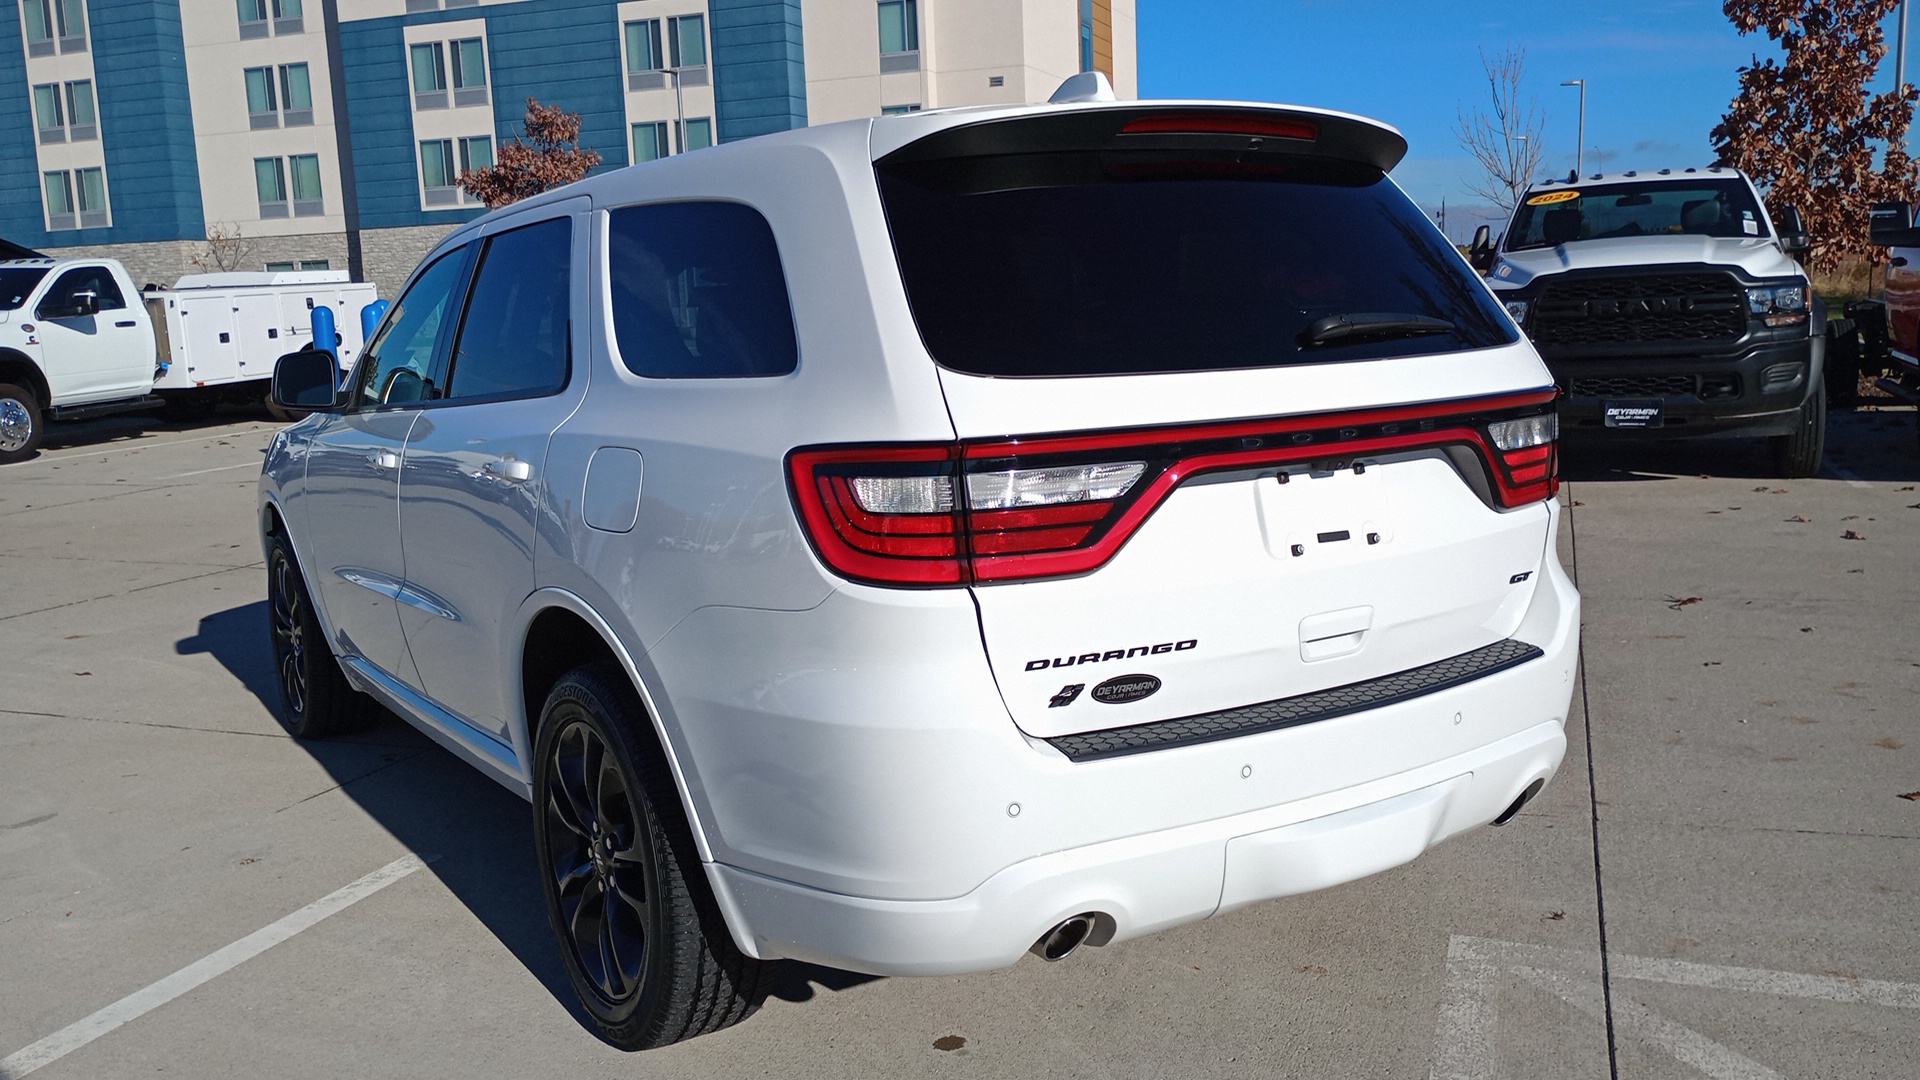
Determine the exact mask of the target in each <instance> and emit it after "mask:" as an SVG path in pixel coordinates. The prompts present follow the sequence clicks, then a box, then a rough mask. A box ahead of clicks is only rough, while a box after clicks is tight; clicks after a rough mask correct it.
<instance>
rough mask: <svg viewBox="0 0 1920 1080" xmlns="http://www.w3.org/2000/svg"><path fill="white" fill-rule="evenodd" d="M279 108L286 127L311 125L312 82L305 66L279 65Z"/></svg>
mask: <svg viewBox="0 0 1920 1080" xmlns="http://www.w3.org/2000/svg"><path fill="white" fill-rule="evenodd" d="M280 107H281V108H282V109H283V110H285V115H286V121H287V126H288V127H305V126H307V125H309V124H311V123H313V80H312V78H311V77H309V76H308V74H307V65H305V64H281V65H280Z"/></svg>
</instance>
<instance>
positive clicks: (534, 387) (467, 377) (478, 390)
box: [446, 218, 573, 398]
mask: <svg viewBox="0 0 1920 1080" xmlns="http://www.w3.org/2000/svg"><path fill="white" fill-rule="evenodd" d="M486 245H487V246H486V249H485V250H484V251H482V252H481V253H480V263H479V268H478V269H476V270H475V271H474V277H473V290H472V294H471V295H470V296H469V298H468V300H467V314H466V318H465V319H464V320H462V322H461V324H460V336H459V339H458V341H457V342H456V343H455V344H454V347H453V358H452V362H451V369H450V371H449V372H448V375H447V379H446V382H447V394H448V396H449V397H456V398H485V397H502V396H533V395H537V394H551V393H555V392H557V391H558V390H559V389H560V388H561V387H563V386H565V385H566V383H567V360H568V356H569V353H568V348H567V334H568V321H567V317H568V314H569V312H570V311H571V310H572V309H571V307H570V306H569V305H570V302H571V301H570V296H571V293H570V289H569V284H570V281H571V275H572V270H573V220H572V219H571V218H553V219H551V220H548V221H542V222H540V223H538V224H535V225H527V226H524V227H522V228H518V229H509V230H507V231H506V232H502V233H498V234H496V235H494V236H493V237H491V238H489V239H488V240H487V242H486Z"/></svg>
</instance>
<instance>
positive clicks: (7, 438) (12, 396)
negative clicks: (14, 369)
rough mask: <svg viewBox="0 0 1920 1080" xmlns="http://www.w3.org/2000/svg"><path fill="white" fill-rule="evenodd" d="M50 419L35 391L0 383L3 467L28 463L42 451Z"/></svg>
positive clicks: (0, 456) (1, 460)
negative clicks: (42, 410) (41, 444)
mask: <svg viewBox="0 0 1920 1080" xmlns="http://www.w3.org/2000/svg"><path fill="white" fill-rule="evenodd" d="M45 428H46V417H45V416H43V415H41V412H40V399H39V398H37V397H35V396H34V393H33V391H31V390H29V389H27V388H26V387H24V386H15V385H14V384H12V383H0V465H6V464H10V463H12V462H15V461H25V460H26V459H28V458H30V457H32V456H33V455H34V454H35V453H36V452H38V451H39V449H40V436H41V434H42V433H43V432H44V430H45Z"/></svg>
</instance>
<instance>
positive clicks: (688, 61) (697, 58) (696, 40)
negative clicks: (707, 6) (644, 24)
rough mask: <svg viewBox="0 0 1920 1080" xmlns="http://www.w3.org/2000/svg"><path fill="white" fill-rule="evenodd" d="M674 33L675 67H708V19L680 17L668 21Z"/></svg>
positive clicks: (698, 16)
mask: <svg viewBox="0 0 1920 1080" xmlns="http://www.w3.org/2000/svg"><path fill="white" fill-rule="evenodd" d="M667 23H668V27H669V29H670V30H671V31H672V34H671V37H672V39H673V66H674V67H678V68H684V67H706V66H707V17H706V16H705V15H680V16H676V17H674V18H671V19H668V20H667Z"/></svg>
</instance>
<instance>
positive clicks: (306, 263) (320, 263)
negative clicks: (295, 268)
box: [300, 259, 333, 270]
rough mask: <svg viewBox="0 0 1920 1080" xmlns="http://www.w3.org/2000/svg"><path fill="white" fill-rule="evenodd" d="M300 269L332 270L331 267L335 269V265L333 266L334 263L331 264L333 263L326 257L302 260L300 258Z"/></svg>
mask: <svg viewBox="0 0 1920 1080" xmlns="http://www.w3.org/2000/svg"><path fill="white" fill-rule="evenodd" d="M300 269H302V270H331V269H333V267H332V265H331V264H329V263H328V262H327V260H325V259H301V260H300Z"/></svg>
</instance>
